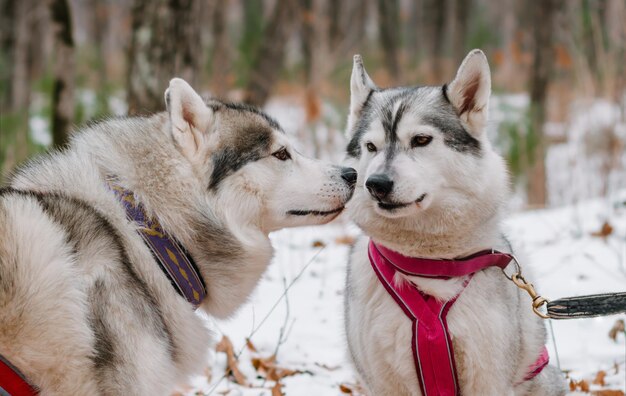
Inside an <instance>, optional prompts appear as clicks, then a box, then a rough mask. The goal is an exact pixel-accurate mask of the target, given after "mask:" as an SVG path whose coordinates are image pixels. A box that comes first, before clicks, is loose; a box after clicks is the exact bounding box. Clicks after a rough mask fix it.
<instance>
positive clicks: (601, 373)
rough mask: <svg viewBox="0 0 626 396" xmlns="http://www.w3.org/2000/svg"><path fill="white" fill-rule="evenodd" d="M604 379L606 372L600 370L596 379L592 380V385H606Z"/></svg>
mask: <svg viewBox="0 0 626 396" xmlns="http://www.w3.org/2000/svg"><path fill="white" fill-rule="evenodd" d="M604 377H606V371H603V370H600V371H598V374H596V378H595V379H594V380H593V382H592V383H593V384H595V385H600V386H604V385H606V384H605V382H604Z"/></svg>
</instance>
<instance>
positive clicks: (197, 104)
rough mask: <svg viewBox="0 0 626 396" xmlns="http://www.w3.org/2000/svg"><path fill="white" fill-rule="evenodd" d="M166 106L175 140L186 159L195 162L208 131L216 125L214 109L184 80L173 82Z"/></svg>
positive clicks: (174, 80)
mask: <svg viewBox="0 0 626 396" xmlns="http://www.w3.org/2000/svg"><path fill="white" fill-rule="evenodd" d="M165 105H166V107H167V111H168V113H169V116H170V125H171V128H172V137H173V138H174V141H175V142H176V144H177V145H178V147H179V148H180V149H181V151H182V153H183V155H185V157H187V158H188V159H189V160H190V161H193V160H195V159H196V158H197V157H198V154H199V153H201V152H202V149H203V148H204V147H205V146H206V143H207V140H208V139H207V138H208V131H209V129H210V127H211V125H212V124H213V110H211V108H210V107H208V106H207V105H206V104H205V103H204V101H203V100H202V98H201V97H200V95H198V94H197V93H196V91H194V90H193V88H191V86H190V85H189V84H187V82H186V81H185V80H183V79H181V78H174V79H172V80H171V81H170V85H169V87H168V88H167V89H166V90H165Z"/></svg>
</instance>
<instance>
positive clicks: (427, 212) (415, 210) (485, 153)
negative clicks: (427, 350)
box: [345, 50, 564, 396]
mask: <svg viewBox="0 0 626 396" xmlns="http://www.w3.org/2000/svg"><path fill="white" fill-rule="evenodd" d="M490 93H491V79H490V72H489V65H488V63H487V59H486V57H485V55H484V54H483V52H482V51H480V50H474V51H472V52H470V53H469V54H468V55H467V57H466V58H465V60H464V61H463V63H462V64H461V66H460V68H459V69H458V72H457V74H456V77H455V78H454V80H453V81H452V82H451V83H449V84H447V85H444V86H436V87H432V86H431V87H409V88H391V89H380V88H377V87H376V85H375V84H374V83H373V82H372V80H371V79H370V77H369V76H368V75H367V73H366V71H365V69H364V67H363V64H362V61H361V58H360V57H359V56H358V55H357V56H355V58H354V67H353V71H352V77H351V100H350V113H349V117H348V125H347V131H348V134H349V138H350V142H349V144H348V146H347V156H348V163H349V164H350V165H351V166H353V167H354V168H356V169H357V173H358V179H357V187H356V190H355V193H354V197H353V198H352V200H351V201H350V203H349V204H348V208H347V212H348V213H349V215H350V217H351V219H352V220H353V221H354V222H356V224H357V225H358V226H359V227H360V228H361V229H362V230H363V232H364V233H365V236H363V237H361V238H360V239H358V240H357V241H356V243H355V245H354V246H353V251H352V253H351V256H350V262H349V265H348V274H347V284H346V293H345V296H346V297H345V331H346V335H347V341H348V345H349V352H350V355H351V358H352V361H353V363H354V366H355V368H356V370H357V372H358V374H359V376H360V377H361V379H362V381H363V382H364V383H365V385H366V387H367V388H368V389H369V391H370V394H371V395H372V396H374V395H376V396H379V395H387V396H392V395H393V396H399V395H421V394H422V392H421V390H420V383H419V382H418V378H417V375H416V369H415V364H414V357H413V355H412V351H411V337H412V329H411V325H410V320H409V319H408V317H407V316H406V315H405V314H404V313H403V311H402V309H401V308H400V306H399V305H398V304H397V303H396V301H394V299H393V298H392V297H391V295H390V294H389V293H388V292H387V291H386V290H385V288H384V287H383V285H382V284H381V282H380V281H379V279H378V278H377V275H376V274H375V272H374V270H373V268H372V266H371V265H370V261H369V258H368V243H369V241H370V238H371V239H372V241H373V242H375V243H376V244H380V245H383V246H385V247H387V248H388V249H390V250H393V251H395V252H398V253H400V254H401V255H403V256H406V257H424V258H431V259H453V258H459V257H467V256H469V255H471V254H473V253H476V252H479V251H481V250H484V249H496V250H499V251H502V252H510V250H509V249H510V247H509V245H508V243H507V242H506V240H505V238H504V236H503V234H502V231H501V229H500V220H501V214H502V212H503V210H504V209H505V203H506V202H507V196H508V194H509V179H508V174H507V171H506V168H505V164H504V162H503V160H502V158H501V157H500V156H499V155H498V154H496V153H495V151H494V150H493V149H492V147H491V145H490V143H489V141H488V139H487V136H486V130H485V126H486V123H487V111H488V103H489V95H490ZM509 272H510V270H509ZM394 280H395V281H396V282H397V283H401V284H402V283H404V284H403V285H402V287H409V288H410V287H417V288H418V289H419V290H420V292H422V293H425V294H427V295H430V296H432V297H434V298H435V299H436V300H437V301H447V300H450V299H452V298H453V297H455V296H457V294H458V293H460V292H461V291H462V293H461V294H460V295H459V297H458V299H457V300H456V302H455V303H454V305H453V306H452V307H451V308H450V311H449V313H448V316H447V321H448V329H449V334H450V338H451V340H452V344H453V350H454V356H453V358H454V360H453V361H456V375H457V378H458V383H459V387H460V393H461V394H463V395H472V396H473V395H481V396H482V395H561V394H564V381H563V380H562V379H561V378H560V374H559V372H558V370H557V369H556V368H553V367H550V366H547V367H545V369H544V370H543V371H541V373H540V374H539V375H538V376H536V377H534V379H532V380H529V381H523V379H524V377H525V374H526V370H527V368H528V367H529V366H531V365H532V364H533V362H535V361H536V359H537V356H538V355H539V354H540V351H541V350H542V348H543V345H544V341H545V338H546V332H545V328H544V325H543V323H542V322H541V319H539V318H538V317H536V316H535V315H534V314H533V313H532V311H531V306H530V300H529V298H528V297H527V296H526V295H524V293H522V291H520V290H519V289H518V288H516V287H515V286H514V285H513V284H511V283H510V282H509V281H508V280H507V279H506V278H505V277H504V276H503V274H502V272H501V270H500V269H499V268H488V269H485V270H483V271H480V272H477V273H476V274H475V275H474V276H473V278H472V279H471V281H469V283H468V284H467V286H466V288H465V289H464V290H463V287H464V286H465V282H466V280H467V279H466V278H465V277H463V278H458V277H457V278H450V279H434V278H424V277H415V276H408V275H404V274H402V273H396V274H395V278H394ZM417 323H418V325H419V320H418V321H417ZM457 393H458V392H457ZM429 396H430V395H429Z"/></svg>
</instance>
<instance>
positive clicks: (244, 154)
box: [209, 125, 272, 190]
mask: <svg viewBox="0 0 626 396" xmlns="http://www.w3.org/2000/svg"><path fill="white" fill-rule="evenodd" d="M235 134H236V136H233V137H231V138H230V139H228V140H227V141H225V142H224V147H223V148H222V149H220V150H218V151H217V152H216V153H215V154H214V155H213V158H212V159H213V172H212V173H211V179H210V182H209V189H211V190H213V189H215V188H217V187H218V186H219V184H220V182H221V181H222V180H224V179H225V178H226V177H227V176H229V175H231V174H233V173H235V172H236V171H238V170H239V169H241V168H242V167H243V166H244V165H246V164H248V163H250V162H254V161H258V160H259V159H261V158H263V157H265V156H267V155H269V154H270V153H269V150H270V145H271V141H272V130H271V129H270V128H268V127H266V126H264V125H260V126H257V125H253V126H249V127H247V128H246V129H245V130H244V131H236V133H235Z"/></svg>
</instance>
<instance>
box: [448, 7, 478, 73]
mask: <svg viewBox="0 0 626 396" xmlns="http://www.w3.org/2000/svg"><path fill="white" fill-rule="evenodd" d="M454 5H455V9H454V37H453V41H452V52H453V56H454V64H455V65H459V64H461V61H462V60H463V58H465V55H466V52H467V48H465V45H466V43H467V36H468V33H469V31H468V26H469V16H470V10H471V8H472V5H473V4H472V1H471V0H456V2H455V4H454Z"/></svg>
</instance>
